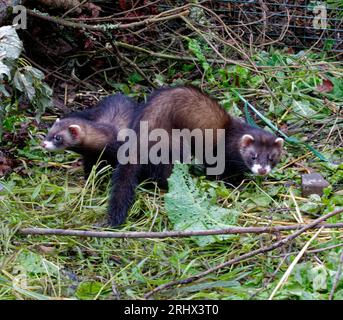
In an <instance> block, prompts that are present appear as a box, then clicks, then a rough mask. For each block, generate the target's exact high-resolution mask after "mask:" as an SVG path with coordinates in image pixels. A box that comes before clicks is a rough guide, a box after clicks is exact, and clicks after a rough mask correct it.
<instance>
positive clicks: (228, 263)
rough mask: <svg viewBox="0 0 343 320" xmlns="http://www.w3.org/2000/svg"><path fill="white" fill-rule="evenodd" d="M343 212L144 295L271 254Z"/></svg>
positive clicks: (333, 213) (330, 214)
mask: <svg viewBox="0 0 343 320" xmlns="http://www.w3.org/2000/svg"><path fill="white" fill-rule="evenodd" d="M342 212H343V208H341V209H337V210H335V211H332V212H330V213H328V214H326V215H324V216H322V217H320V218H318V219H316V220H314V221H312V222H311V223H309V224H307V225H305V226H303V227H302V228H301V229H300V230H298V231H296V232H294V233H293V234H292V235H290V236H288V237H286V238H284V239H281V240H279V241H277V242H275V243H273V244H272V245H270V246H268V247H265V248H259V249H256V250H253V251H251V252H249V253H246V254H243V255H241V256H238V257H236V258H233V259H231V260H229V261H226V262H224V263H221V264H219V265H217V266H215V267H212V268H210V269H208V270H206V271H203V272H200V273H198V274H196V275H194V276H192V277H189V278H186V279H182V280H175V281H172V282H169V283H166V284H163V285H160V286H158V287H156V288H155V289H153V290H151V291H150V292H148V293H147V294H145V295H144V298H146V299H148V298H150V297H151V296H152V295H154V294H155V293H157V292H159V291H161V290H166V289H169V288H171V287H174V286H176V285H180V284H188V283H191V282H194V281H196V280H198V279H201V278H203V277H205V276H206V275H208V274H210V273H212V272H215V271H217V270H220V269H223V268H226V267H229V266H231V265H233V264H236V263H238V262H241V261H243V260H247V259H249V258H251V257H254V256H256V255H259V254H261V253H265V252H269V251H272V250H274V249H276V248H279V247H282V246H284V245H286V244H288V243H289V242H291V241H293V240H294V239H295V238H297V237H299V236H300V235H301V234H303V233H304V232H305V231H307V230H309V229H311V228H313V227H315V226H318V225H319V224H320V223H321V222H323V221H324V220H326V219H328V218H330V217H333V216H335V215H337V214H339V213H342Z"/></svg>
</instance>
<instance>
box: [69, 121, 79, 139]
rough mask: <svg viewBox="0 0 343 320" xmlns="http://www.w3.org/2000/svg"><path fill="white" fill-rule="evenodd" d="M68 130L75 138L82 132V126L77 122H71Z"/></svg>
mask: <svg viewBox="0 0 343 320" xmlns="http://www.w3.org/2000/svg"><path fill="white" fill-rule="evenodd" d="M68 130H69V132H70V134H71V135H72V136H73V137H74V138H78V137H79V136H80V134H81V127H80V126H79V125H77V124H71V125H70V126H69V127H68Z"/></svg>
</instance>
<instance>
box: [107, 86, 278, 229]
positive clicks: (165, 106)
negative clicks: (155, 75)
mask: <svg viewBox="0 0 343 320" xmlns="http://www.w3.org/2000/svg"><path fill="white" fill-rule="evenodd" d="M140 121H148V122H149V131H151V130H153V129H155V128H163V129H165V130H167V131H168V133H170V132H171V130H172V129H184V128H187V129H189V130H193V129H198V128H200V129H201V130H204V129H214V130H216V129H225V139H226V145H225V146H226V147H225V150H226V151H225V153H226V165H225V171H224V173H223V174H222V175H220V176H219V178H220V179H227V178H230V177H231V176H234V175H237V173H238V174H242V173H243V172H246V171H247V170H248V167H247V161H245V159H243V158H242V155H244V154H243V153H242V152H241V149H242V144H241V138H242V136H243V135H244V134H247V133H248V134H249V133H250V134H251V133H253V134H254V136H256V141H254V142H251V143H250V146H254V147H255V149H259V150H261V151H262V149H263V141H262V140H264V139H266V140H268V141H275V138H276V137H275V136H274V135H272V134H270V133H268V132H266V131H264V130H261V129H254V128H252V127H250V126H249V125H247V124H246V123H244V122H241V121H240V120H238V119H236V118H233V117H231V116H230V115H229V114H227V112H226V111H225V110H224V109H223V108H222V107H221V106H220V105H219V104H218V103H217V102H216V101H215V100H214V99H212V98H210V97H209V96H208V95H206V94H204V93H202V92H200V91H199V90H198V89H196V88H194V87H176V88H167V89H161V90H157V91H156V92H155V93H153V94H152V95H151V96H150V98H149V99H148V101H147V102H146V104H145V106H144V107H143V108H142V111H141V112H140V113H139V114H138V115H137V116H136V117H135V119H134V121H133V123H132V125H131V128H134V129H135V131H136V132H137V133H138V132H139V122H140ZM215 136H216V134H214V137H215ZM270 139H271V140H270ZM138 140H139V139H138ZM264 142H266V141H264ZM151 145H152V144H151V143H150V145H149V148H150V147H151ZM277 153H278V154H279V153H280V152H278V151H277ZM247 157H248V155H247ZM276 161H278V159H277V160H276ZM171 171H172V164H158V165H153V164H151V163H150V164H147V165H142V164H126V165H119V166H118V169H117V170H116V171H115V172H114V174H113V182H112V188H113V189H112V194H111V199H110V205H109V218H110V223H111V225H112V226H115V225H118V224H121V223H123V222H124V220H125V218H126V216H127V212H128V210H129V208H130V206H131V204H132V202H133V200H134V194H135V188H136V186H137V184H138V183H139V181H141V180H142V179H146V178H150V179H151V180H153V181H157V182H158V184H159V185H160V186H161V187H166V186H167V178H168V177H169V176H170V174H171Z"/></svg>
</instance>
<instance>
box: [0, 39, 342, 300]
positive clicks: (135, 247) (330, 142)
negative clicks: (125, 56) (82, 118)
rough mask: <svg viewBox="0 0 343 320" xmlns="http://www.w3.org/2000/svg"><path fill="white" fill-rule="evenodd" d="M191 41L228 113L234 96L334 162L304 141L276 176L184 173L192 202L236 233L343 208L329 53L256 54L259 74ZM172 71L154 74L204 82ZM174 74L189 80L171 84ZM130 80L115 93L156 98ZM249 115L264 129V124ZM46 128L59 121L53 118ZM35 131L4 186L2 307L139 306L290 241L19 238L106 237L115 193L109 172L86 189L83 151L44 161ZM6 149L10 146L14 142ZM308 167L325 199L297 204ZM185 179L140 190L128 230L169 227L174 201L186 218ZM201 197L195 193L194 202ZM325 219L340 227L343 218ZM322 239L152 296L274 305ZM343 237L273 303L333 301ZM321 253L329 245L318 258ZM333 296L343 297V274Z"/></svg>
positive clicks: (332, 240) (337, 97)
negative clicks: (48, 232)
mask: <svg viewBox="0 0 343 320" xmlns="http://www.w3.org/2000/svg"><path fill="white" fill-rule="evenodd" d="M190 45H191V51H192V52H193V54H194V55H195V56H196V57H197V58H198V59H199V65H198V67H199V68H202V71H203V73H204V74H203V75H204V77H203V79H205V80H206V81H207V82H206V86H205V90H206V91H207V92H208V93H210V94H212V95H213V96H215V97H216V98H217V99H218V100H219V101H220V102H221V103H222V105H224V106H225V107H226V108H227V109H228V110H230V112H231V113H233V114H235V115H239V116H244V113H243V108H242V106H243V105H242V103H241V101H240V100H239V98H238V97H237V96H236V95H235V93H234V92H235V90H238V91H239V92H240V93H241V94H242V95H243V96H244V97H245V98H246V99H248V100H249V101H250V102H251V103H252V104H253V105H254V106H255V107H257V108H258V109H259V110H260V111H261V112H263V114H264V115H265V116H266V117H267V118H268V119H269V120H270V121H272V122H273V123H274V124H276V125H277V126H278V127H279V128H280V129H281V130H283V132H285V133H286V134H287V135H288V136H292V137H297V138H298V139H299V140H300V141H302V142H308V143H310V144H311V145H312V146H313V147H314V148H315V149H316V150H317V151H318V152H320V153H321V154H323V155H324V156H325V157H326V158H327V159H328V162H323V161H320V160H319V159H318V157H316V155H315V153H312V152H311V151H309V150H308V149H306V148H304V146H303V145H302V144H286V152H285V154H284V155H283V158H282V161H281V163H280V164H279V165H278V167H277V168H276V169H275V170H274V171H273V173H272V174H271V175H269V176H268V178H266V179H257V178H252V177H249V176H247V179H246V180H245V182H244V183H243V184H242V185H241V186H239V187H237V188H233V187H232V186H230V185H228V184H224V183H223V182H220V181H208V180H206V179H205V178H203V177H201V176H200V177H195V176H189V174H188V173H187V172H186V173H183V175H184V176H185V177H186V179H191V180H190V181H191V184H192V186H193V187H192V188H193V193H192V192H190V191H189V196H191V195H192V194H193V195H194V192H197V193H198V196H200V197H201V196H206V200H204V202H202V204H204V203H206V206H208V208H215V210H217V211H216V213H217V212H221V210H226V212H228V213H229V214H230V215H235V219H232V220H230V221H229V225H231V224H232V225H235V226H275V225H290V224H294V223H302V222H304V223H306V222H310V221H311V220H312V219H315V218H316V217H319V216H320V215H322V214H324V213H328V212H330V211H332V210H333V209H335V208H337V207H339V206H343V201H342V198H343V194H342V189H341V187H342V177H343V167H342V164H341V160H342V136H341V135H342V117H341V116H342V114H341V108H342V103H343V82H342V75H343V70H342V68H341V66H340V65H338V64H337V63H336V62H335V61H332V60H329V59H326V58H325V56H324V55H318V54H311V53H307V54H306V55H305V54H301V53H300V54H297V55H295V54H294V55H292V54H286V53H283V52H281V51H279V50H271V51H270V52H260V54H258V55H256V56H255V57H254V61H255V62H256V64H257V65H258V66H259V67H261V68H260V70H263V72H261V73H255V72H253V71H251V70H249V69H247V68H244V67H242V66H228V67H225V68H224V67H222V68H217V67H214V66H211V65H210V64H208V63H207V61H206V58H205V56H201V52H202V50H204V51H206V48H204V46H202V44H201V43H194V42H191V43H190ZM325 59H326V60H325ZM173 68H174V71H173V70H171V69H169V70H168V73H169V74H167V73H166V74H162V73H161V74H159V75H157V76H156V79H157V80H158V81H159V84H160V85H163V84H180V83H192V84H195V85H201V84H203V83H201V82H200V81H199V80H195V81H194V80H190V79H188V76H190V74H191V73H192V72H193V67H192V65H191V64H184V63H182V64H177V65H174V67H173ZM178 68H180V70H183V72H184V74H183V77H182V78H177V79H175V77H174V76H175V74H176V72H178V70H179V69H178ZM129 79H130V82H129V85H131V86H130V87H129V86H127V85H124V84H117V88H119V89H122V91H123V92H124V93H130V94H131V95H135V96H139V97H141V98H144V97H145V95H146V93H147V91H148V90H147V87H144V85H143V83H142V79H141V78H140V77H139V76H137V74H131V75H130V77H129ZM137 84H139V86H137ZM253 116H254V119H255V121H256V122H257V123H258V124H259V125H260V126H261V127H266V124H265V123H264V122H263V121H260V119H258V117H256V116H255V115H253ZM43 120H53V117H48V118H43ZM50 123H51V122H50ZM28 130H29V135H28V137H27V140H26V142H25V146H23V147H22V148H20V149H14V148H12V150H11V152H12V153H13V154H15V156H16V159H17V161H18V162H19V163H20V166H19V167H20V170H18V172H12V173H11V174H9V175H8V176H6V177H3V178H1V180H0V181H1V182H0V183H1V184H0V187H1V190H0V221H1V223H0V299H129V298H132V299H142V298H143V297H144V294H146V293H147V292H149V291H150V290H152V289H154V288H155V287H156V286H158V285H160V284H164V283H167V282H170V281H173V280H175V279H182V278H186V277H190V276H192V275H194V274H197V273H199V272H202V271H204V270H207V269H209V268H211V267H213V266H215V265H218V264H220V263H223V262H225V261H227V260H229V259H231V258H233V257H236V256H239V255H242V254H244V253H247V252H249V251H251V250H254V249H256V248H259V247H261V246H267V245H270V244H271V243H272V242H274V241H277V239H279V237H281V236H283V235H284V234H281V235H280V234H279V235H278V234H275V235H273V234H262V235H258V234H244V235H243V234H242V235H232V236H230V237H224V239H219V237H216V239H214V240H215V241H205V242H204V241H195V239H194V238H169V239H98V238H76V237H66V236H64V237H58V236H22V235H19V234H18V233H17V232H16V231H17V230H18V228H23V227H44V228H65V229H67V228H69V229H82V230H86V229H87V230H88V229H96V230H103V229H104V227H103V223H104V222H105V221H106V206H107V200H108V191H109V186H110V181H109V176H110V174H111V169H110V168H108V167H107V168H106V169H105V171H106V172H107V173H105V174H103V175H101V176H100V175H96V174H95V171H93V173H92V174H91V176H90V178H89V179H88V180H87V181H84V179H83V177H82V170H81V167H80V164H79V161H78V157H77V155H75V154H73V153H71V152H65V153H62V154H54V155H51V154H47V153H44V152H43V151H42V150H41V149H40V148H39V146H38V144H39V137H41V136H42V135H43V134H44V133H45V132H46V131H45V129H42V128H39V127H37V126H29V129H28ZM7 143H8V145H7V146H8V147H11V142H7ZM309 169H312V170H315V171H317V172H320V173H321V174H322V175H323V176H324V177H325V178H326V179H327V180H328V181H329V183H330V187H328V188H326V189H325V193H324V195H323V196H322V197H319V196H311V197H310V198H303V197H302V196H301V188H300V183H301V177H300V176H301V174H302V173H306V172H308V171H309ZM177 170H180V168H179V169H177V168H175V170H174V173H173V177H174V178H175V177H180V175H179V176H178V174H180V172H178V171H177ZM178 179H179V178H178ZM180 179H181V178H180ZM177 181H178V180H177V179H176V180H175V179H174V181H173V186H172V188H173V189H171V190H169V193H168V194H167V196H166V197H165V194H166V191H164V190H159V189H158V188H157V187H155V189H154V188H152V189H151V188H148V187H147V185H145V184H144V183H142V184H141V185H140V187H139V189H138V191H137V197H136V201H135V204H134V205H133V207H132V209H131V211H130V214H129V217H128V219H127V221H126V223H125V224H124V225H123V226H121V227H120V230H121V231H165V230H173V228H175V225H176V224H177V218H175V216H174V219H173V218H171V216H170V211H171V210H173V208H172V207H173V206H172V205H173V203H174V204H175V203H176V202H177V203H178V205H179V208H178V213H177V214H179V213H180V210H181V211H182V205H181V207H180V199H181V198H180V197H179V196H180V195H182V196H184V195H185V194H186V195H188V194H187V193H185V192H186V191H187V190H186V191H185V189H182V188H185V186H183V187H182V185H181V183H180V184H178V183H177ZM188 185H189V184H188ZM194 190H195V191H194ZM197 201H198V200H197V198H196V197H195V200H194V203H195V204H197V203H198V202H197ZM185 206H186V205H185ZM192 208H193V209H192V210H193V211H188V210H185V213H186V216H185V217H183V218H184V219H187V214H190V213H192V214H193V215H194V214H196V210H197V207H196V205H195V206H193V207H192ZM208 210H209V211H210V210H212V209H208ZM215 217H216V216H215ZM175 219H176V220H175ZM328 222H342V215H341V216H336V217H333V218H331V219H330V220H329V221H328ZM316 231H317V230H313V231H309V232H306V233H305V234H303V235H302V236H301V237H299V238H297V239H296V240H295V241H294V242H292V243H291V245H289V246H287V247H284V248H281V249H278V250H274V251H272V252H269V253H266V254H263V255H259V256H255V257H254V258H253V259H250V260H247V261H245V262H241V263H239V264H236V265H233V266H232V267H230V268H226V269H223V270H221V271H218V272H216V273H213V274H210V275H208V276H206V277H205V278H203V279H201V281H197V282H195V283H192V284H190V285H187V286H180V287H177V288H172V289H169V290H165V291H161V292H159V293H157V294H156V295H155V296H154V298H156V299H267V298H268V297H269V296H270V294H271V292H272V291H273V289H274V288H275V287H276V285H277V284H278V283H279V281H280V279H281V277H282V276H283V274H284V273H285V271H286V270H287V268H288V266H289V265H290V263H291V262H292V261H293V259H294V258H295V256H296V255H297V254H298V253H299V251H300V250H301V248H302V247H303V246H304V245H305V244H306V243H307V241H308V240H309V239H310V238H311V236H313V235H314V233H315V232H316ZM342 239H343V236H342V232H341V230H339V229H324V230H322V231H321V232H320V234H319V235H318V236H317V237H316V238H315V239H314V241H313V242H312V243H311V246H310V249H309V251H308V252H307V253H306V254H305V255H304V256H303V258H302V259H301V260H300V262H299V263H297V265H296V266H295V268H294V269H293V271H292V273H291V275H290V277H289V278H288V280H287V281H286V283H285V284H284V285H283V286H282V287H281V288H280V289H279V290H278V291H277V293H276V295H275V297H274V299H324V300H325V299H328V297H329V294H330V291H331V289H332V286H333V281H334V278H335V275H336V271H337V268H338V265H339V258H340V251H341V250H342V242H343V241H342ZM210 242H211V243H210ZM331 247H332V248H331ZM323 248H329V249H328V250H322V251H320V252H316V251H314V252H312V253H311V251H313V250H317V249H323ZM330 248H331V249H330ZM334 299H343V276H342V275H341V278H340V282H339V283H338V286H337V288H336V290H335V295H334Z"/></svg>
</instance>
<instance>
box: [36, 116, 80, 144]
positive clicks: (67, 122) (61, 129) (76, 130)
mask: <svg viewBox="0 0 343 320" xmlns="http://www.w3.org/2000/svg"><path fill="white" fill-rule="evenodd" d="M83 136H84V130H83V127H82V124H81V122H80V121H79V120H77V119H73V118H70V119H62V120H60V119H57V120H56V121H55V123H54V124H53V126H52V127H51V128H50V130H49V132H48V134H47V136H46V137H45V139H44V141H43V142H42V143H41V146H42V147H43V148H45V149H47V150H49V151H58V150H64V149H67V148H72V147H76V146H79V145H81V144H82V140H83Z"/></svg>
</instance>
